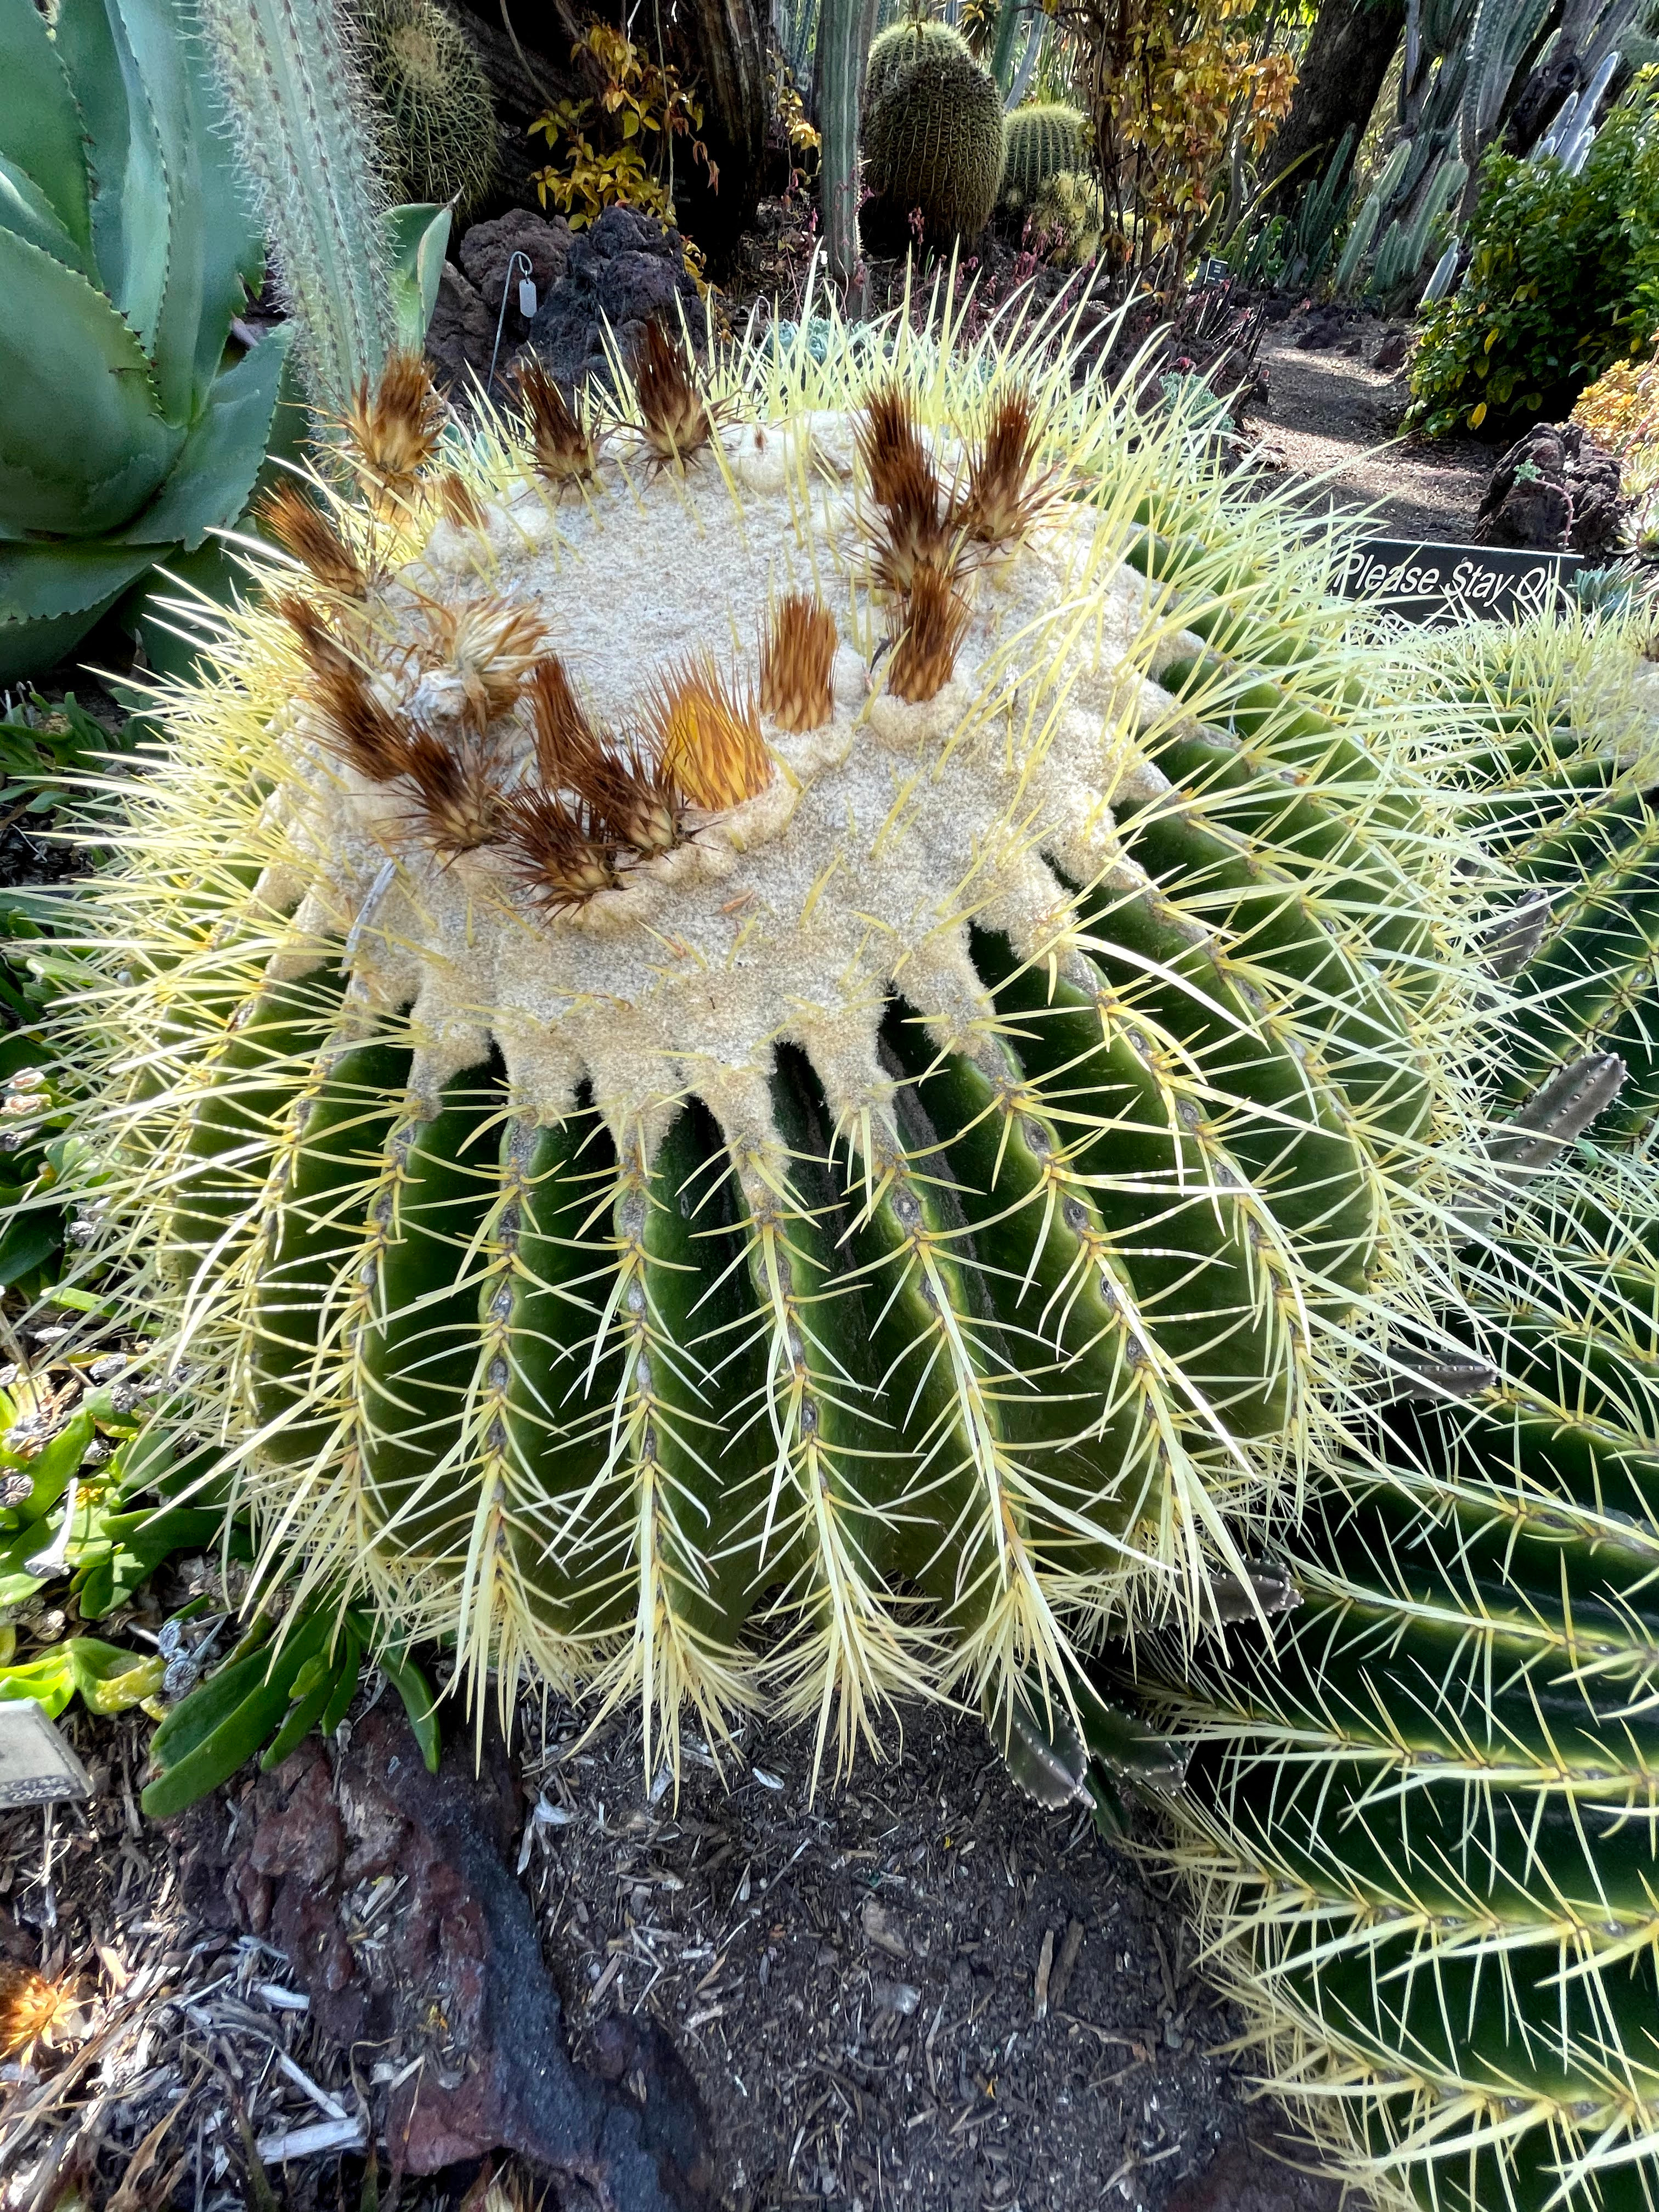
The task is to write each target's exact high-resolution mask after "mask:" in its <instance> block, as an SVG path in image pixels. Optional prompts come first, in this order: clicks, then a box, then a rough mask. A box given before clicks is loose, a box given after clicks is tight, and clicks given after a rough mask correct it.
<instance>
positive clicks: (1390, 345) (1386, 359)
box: [1371, 331, 1412, 376]
mask: <svg viewBox="0 0 1659 2212" xmlns="http://www.w3.org/2000/svg"><path fill="white" fill-rule="evenodd" d="M1411 349H1412V342H1411V340H1410V339H1409V338H1408V337H1407V335H1406V333H1405V331H1386V332H1385V333H1384V335H1383V343H1381V344H1380V345H1379V346H1378V347H1377V349H1376V354H1375V355H1374V356H1372V360H1371V367H1372V368H1374V369H1376V370H1377V371H1378V372H1379V374H1382V375H1383V376H1392V375H1393V374H1394V373H1395V370H1396V369H1399V368H1404V367H1405V365H1406V356H1407V354H1408V353H1409V352H1410V351H1411Z"/></svg>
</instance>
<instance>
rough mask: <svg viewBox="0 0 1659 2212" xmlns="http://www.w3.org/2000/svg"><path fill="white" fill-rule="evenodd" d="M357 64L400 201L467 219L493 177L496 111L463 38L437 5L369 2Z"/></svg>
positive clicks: (426, 0) (416, 0)
mask: <svg viewBox="0 0 1659 2212" xmlns="http://www.w3.org/2000/svg"><path fill="white" fill-rule="evenodd" d="M358 22H359V29H360V32H361V34H362V46H363V64H364V71H365V75H366V76H367V77H368V83H369V86H370V88H371V90H372V91H373V93H374V99H375V101H376V103H377V105H378V106H379V107H380V113H381V115H382V117H383V118H384V121H385V134H384V135H385V140H386V149H385V150H386V155H387V156H388V158H389V159H390V161H392V165H393V167H395V168H396V170H397V172H398V179H399V181H400V183H401V185H402V187H403V197H404V199H405V200H412V201H417V202H425V201H431V202H435V203H436V204H438V205H439V206H443V205H445V204H448V203H450V202H452V201H453V203H454V204H455V207H456V210H457V212H458V213H459V214H460V215H462V216H465V214H466V213H467V211H468V210H470V209H471V208H473V207H475V206H476V205H477V203H478V202H479V201H480V200H481V199H482V198H483V196H484V194H485V193H486V192H487V191H489V185H490V182H491V180H492V179H493V178H494V176H495V161H496V144H495V106H494V104H493V103H492V101H491V100H490V96H489V83H488V81H487V80H486V78H485V76H484V73H483V68H482V66H481V65H480V64H479V61H478V58H477V54H476V53H475V52H473V49H472V46H471V43H470V42H469V40H468V39H467V37H466V34H465V32H464V31H462V30H461V29H460V27H459V25H457V24H455V23H453V22H452V21H451V20H450V18H449V17H448V16H447V15H446V14H445V13H444V11H443V9H441V7H439V6H438V5H437V4H436V0H369V4H368V6H367V7H365V8H364V9H362V12H361V14H360V15H359V18H358Z"/></svg>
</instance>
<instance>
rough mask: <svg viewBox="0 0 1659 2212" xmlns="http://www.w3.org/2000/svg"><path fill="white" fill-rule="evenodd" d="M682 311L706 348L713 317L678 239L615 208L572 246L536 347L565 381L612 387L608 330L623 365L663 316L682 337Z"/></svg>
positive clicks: (649, 220)
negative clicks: (649, 325)
mask: <svg viewBox="0 0 1659 2212" xmlns="http://www.w3.org/2000/svg"><path fill="white" fill-rule="evenodd" d="M682 310H684V316H685V325H686V328H687V329H688V330H689V331H690V334H691V338H692V342H693V343H694V344H696V345H699V346H700V345H702V343H704V342H705V338H706V334H707V330H708V319H707V317H706V316H705V314H704V313H703V306H702V301H701V300H700V299H699V298H698V297H697V288H696V285H695V284H694V283H692V281H691V276H690V271H689V270H687V268H686V265H685V249H684V245H683V244H682V242H681V240H680V234H679V233H678V231H677V230H667V229H665V228H664V227H663V225H662V224H661V223H659V222H657V221H656V220H655V219H654V218H653V216H648V215H641V213H640V212H639V210H637V209H636V208H627V207H611V208H607V209H606V210H605V213H604V214H603V215H602V216H600V217H599V221H598V222H596V223H595V224H594V225H593V227H592V229H591V230H584V231H579V232H577V234H576V235H575V236H574V238H573V239H572V240H571V242H570V254H569V258H568V261H567V263H566V264H565V273H564V276H563V277H562V280H561V281H560V282H559V283H557V284H556V285H555V286H554V287H553V289H552V290H551V291H550V293H549V294H548V295H547V298H546V299H545V300H544V301H543V302H542V305H541V307H540V309H539V310H538V313H537V316H536V319H535V321H534V322H533V323H532V325H531V326H530V343H531V346H532V348H533V349H534V350H535V351H536V352H537V353H538V354H539V355H540V356H541V358H542V359H543V361H544V362H546V364H547V366H548V368H550V370H551V372H552V373H553V374H554V375H555V376H556V378H557V379H558V380H559V381H560V383H562V384H566V385H569V386H581V385H583V384H586V382H587V381H588V380H590V379H592V380H594V381H596V382H598V383H600V384H606V383H608V382H609V381H610V371H609V368H608V365H607V363H606V361H605V343H604V335H603V334H604V331H605V325H607V324H608V325H610V327H611V331H612V332H613V333H614V335H615V339H616V343H617V347H618V349H620V351H621V353H622V356H623V360H624V361H631V360H632V359H633V358H634V356H635V352H636V351H637V349H638V347H639V344H640V341H641V338H642V337H643V336H644V333H645V326H646V325H647V323H649V322H651V321H653V319H658V318H660V319H661V320H662V321H664V322H665V323H666V325H668V327H669V329H670V330H671V331H678V327H679V320H680V314H681V312H682Z"/></svg>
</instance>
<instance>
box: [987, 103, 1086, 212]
mask: <svg viewBox="0 0 1659 2212" xmlns="http://www.w3.org/2000/svg"><path fill="white" fill-rule="evenodd" d="M1085 129H1086V124H1085V118H1084V116H1083V115H1082V113H1081V112H1080V111H1079V109H1077V108H1075V107H1066V106H1061V105H1060V103H1059V102H1057V101H1053V100H1045V101H1042V102H1040V103H1039V104H1038V105H1036V106H1032V107H1017V108H1016V109H1015V110H1014V112H1013V113H1012V115H1010V116H1008V117H1007V118H1006V120H1005V122H1004V125H1003V133H1002V139H1003V165H1002V192H1003V197H1004V198H1005V199H1006V200H1008V201H1010V202H1011V203H1012V204H1015V205H1018V206H1019V207H1029V206H1030V204H1031V203H1032V201H1033V200H1034V199H1036V196H1037V194H1038V192H1039V191H1041V190H1042V186H1043V185H1044V184H1045V183H1046V182H1047V181H1048V179H1049V178H1050V177H1058V176H1061V175H1068V174H1069V175H1075V174H1076V173H1078V172H1079V171H1080V170H1082V169H1083V168H1084V167H1085V165H1086V164H1085V146H1084V137H1085Z"/></svg>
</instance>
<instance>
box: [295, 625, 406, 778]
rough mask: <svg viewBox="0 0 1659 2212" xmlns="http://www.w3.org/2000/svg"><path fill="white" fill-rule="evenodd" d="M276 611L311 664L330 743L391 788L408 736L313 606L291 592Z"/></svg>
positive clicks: (360, 770)
mask: <svg viewBox="0 0 1659 2212" xmlns="http://www.w3.org/2000/svg"><path fill="white" fill-rule="evenodd" d="M276 604H277V611H278V612H279V613H280V614H281V615H282V616H283V619H284V621H286V622H287V623H288V624H289V628H290V629H292V630H293V631H294V633H295V636H296V637H297V638H298V639H299V641H300V649H301V652H302V653H304V654H305V657H306V659H307V663H308V664H309V665H310V669H311V673H312V678H313V703H314V705H315V706H316V708H317V709H318V711H319V714H320V715H321V716H322V720H323V722H324V725H325V730H326V733H327V736H328V738H329V741H330V743H331V744H332V746H333V748H334V750H336V751H337V753H338V754H339V755H340V757H341V758H342V759H343V760H345V761H347V762H349V763H350V765H351V766H352V767H353V768H355V769H356V770H357V773H358V774H359V775H366V776H368V777H369V778H370V779H371V781H374V782H376V783H389V782H390V781H392V778H393V776H397V775H402V774H403V772H404V754H405V752H406V751H407V750H408V745H409V732H407V730H406V729H405V728H404V725H403V723H402V722H401V721H400V720H398V716H397V715H396V714H393V713H392V710H391V708H389V707H387V706H386V704H385V703H384V702H383V701H381V700H380V698H379V697H378V696H376V694H375V692H374V690H373V688H372V686H371V685H370V684H369V680H368V676H367V675H366V674H365V673H364V671H363V670H362V668H360V667H359V666H358V665H357V663H356V661H355V660H354V659H352V657H351V655H350V654H349V653H348V652H347V651H346V648H345V647H344V646H343V645H342V644H341V642H340V641H339V639H338V638H337V637H336V636H335V635H334V634H333V632H332V631H331V629H329V627H328V625H327V623H325V622H324V620H323V618H322V617H321V616H320V615H319V613H318V611H317V610H316V608H315V607H313V606H310V605H307V602H306V601H305V600H304V599H297V598H295V597H294V596H293V595H292V594H291V593H290V594H289V595H287V596H285V597H283V599H279V600H278V601H277V603H276Z"/></svg>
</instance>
